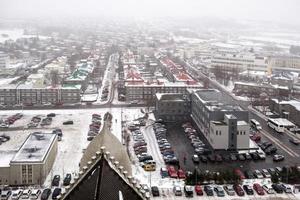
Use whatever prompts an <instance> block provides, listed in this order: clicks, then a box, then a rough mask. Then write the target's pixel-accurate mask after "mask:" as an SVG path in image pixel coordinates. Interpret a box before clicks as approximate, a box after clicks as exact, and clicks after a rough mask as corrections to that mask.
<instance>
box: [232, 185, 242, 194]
mask: <svg viewBox="0 0 300 200" xmlns="http://www.w3.org/2000/svg"><path fill="white" fill-rule="evenodd" d="M233 189H234V191H235V192H236V193H237V195H239V196H244V195H245V192H244V190H243V188H242V187H241V186H240V185H239V184H234V185H233Z"/></svg>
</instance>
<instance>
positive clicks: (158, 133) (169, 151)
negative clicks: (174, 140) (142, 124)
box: [153, 122, 179, 165]
mask: <svg viewBox="0 0 300 200" xmlns="http://www.w3.org/2000/svg"><path fill="white" fill-rule="evenodd" d="M153 130H154V133H155V137H156V139H157V142H158V147H159V150H160V152H161V154H162V157H163V159H164V161H165V163H166V164H167V165H179V160H178V158H177V157H176V155H175V152H174V150H173V148H172V146H171V144H170V143H169V141H168V139H167V135H166V134H167V129H166V127H165V125H164V124H162V123H159V122H156V123H154V124H153Z"/></svg>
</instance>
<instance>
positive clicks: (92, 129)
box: [87, 113, 102, 141]
mask: <svg viewBox="0 0 300 200" xmlns="http://www.w3.org/2000/svg"><path fill="white" fill-rule="evenodd" d="M101 121H102V117H101V115H100V114H97V113H94V114H93V115H92V122H91V124H90V126H89V131H88V134H87V140H88V141H91V140H93V139H94V137H96V136H97V135H98V134H99V131H100V127H101Z"/></svg>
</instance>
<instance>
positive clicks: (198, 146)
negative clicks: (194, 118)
mask: <svg viewBox="0 0 300 200" xmlns="http://www.w3.org/2000/svg"><path fill="white" fill-rule="evenodd" d="M182 128H183V129H184V133H185V134H186V136H187V137H188V138H189V139H190V142H191V145H192V146H193V148H194V151H195V154H197V155H204V154H209V153H210V150H209V149H207V148H206V147H205V146H206V145H205V144H204V142H203V141H202V140H200V138H199V136H198V134H197V131H196V129H195V128H194V127H193V125H192V124H191V123H190V122H187V123H184V124H182Z"/></svg>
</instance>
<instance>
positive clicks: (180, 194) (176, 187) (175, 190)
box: [173, 186, 182, 196]
mask: <svg viewBox="0 0 300 200" xmlns="http://www.w3.org/2000/svg"><path fill="white" fill-rule="evenodd" d="M173 191H174V194H175V196H182V191H181V188H180V187H179V186H175V187H174V188H173Z"/></svg>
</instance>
